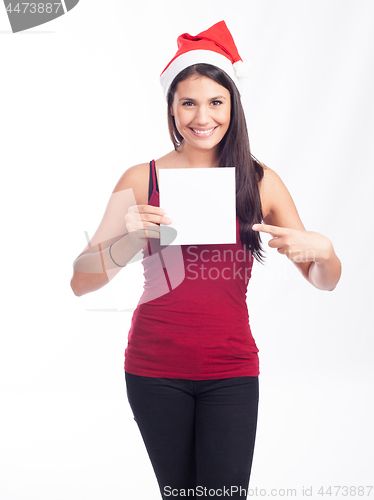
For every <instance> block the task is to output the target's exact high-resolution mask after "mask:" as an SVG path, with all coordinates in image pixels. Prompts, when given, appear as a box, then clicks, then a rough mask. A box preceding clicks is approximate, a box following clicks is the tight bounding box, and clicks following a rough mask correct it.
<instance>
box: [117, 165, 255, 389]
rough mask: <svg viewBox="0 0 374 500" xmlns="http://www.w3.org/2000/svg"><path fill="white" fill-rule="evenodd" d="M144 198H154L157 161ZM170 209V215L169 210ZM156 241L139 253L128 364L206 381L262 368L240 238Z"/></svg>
mask: <svg viewBox="0 0 374 500" xmlns="http://www.w3.org/2000/svg"><path fill="white" fill-rule="evenodd" d="M151 167H152V170H151V173H152V175H151V176H150V181H151V180H153V190H152V193H151V196H150V198H149V200H148V204H149V205H152V206H156V207H158V206H160V205H159V193H158V191H157V187H156V186H157V179H156V170H155V161H154V160H152V162H151ZM166 215H167V214H166ZM236 241H237V243H236V244H221V245H169V246H162V245H160V239H158V238H150V239H149V240H148V244H147V246H145V247H144V248H143V250H142V252H143V260H142V264H143V268H144V279H145V281H144V286H143V288H144V290H143V293H142V296H141V297H140V299H139V302H138V305H137V307H136V309H135V311H134V313H133V316H132V321H131V327H130V330H129V334H128V345H127V348H126V351H125V371H127V372H129V373H132V374H134V375H141V376H146V377H163V378H179V379H190V380H207V379H218V378H231V377H242V376H257V375H258V374H259V362H258V354H257V353H258V349H257V346H256V343H255V341H254V339H253V337H252V333H251V329H250V326H249V316H248V308H247V303H246V294H247V286H248V282H249V279H250V277H251V271H252V265H253V256H252V253H251V252H250V251H249V249H248V248H247V247H246V246H244V247H243V245H242V244H241V242H240V237H239V220H238V218H237V219H236Z"/></svg>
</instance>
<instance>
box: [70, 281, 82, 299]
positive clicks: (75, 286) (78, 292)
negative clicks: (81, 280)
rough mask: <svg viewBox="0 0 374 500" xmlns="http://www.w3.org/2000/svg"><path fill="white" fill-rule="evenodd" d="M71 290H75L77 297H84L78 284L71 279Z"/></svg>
mask: <svg viewBox="0 0 374 500" xmlns="http://www.w3.org/2000/svg"><path fill="white" fill-rule="evenodd" d="M70 288H71V289H72V290H73V293H74V295H75V296H76V297H81V296H82V295H83V293H80V291H79V289H78V287H77V284H76V282H75V281H74V279H73V278H71V280H70Z"/></svg>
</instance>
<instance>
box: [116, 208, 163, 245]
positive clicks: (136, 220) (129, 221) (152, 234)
mask: <svg viewBox="0 0 374 500" xmlns="http://www.w3.org/2000/svg"><path fill="white" fill-rule="evenodd" d="M164 214H165V210H163V209H162V208H160V207H154V206H152V205H133V206H132V207H129V209H128V211H127V214H126V215H125V222H126V228H127V231H128V232H129V237H130V239H131V241H132V242H133V244H134V245H135V246H137V247H138V246H139V247H140V248H144V247H145V246H146V245H147V243H148V238H158V239H160V226H159V224H171V222H172V221H171V219H169V218H168V217H165V215H164Z"/></svg>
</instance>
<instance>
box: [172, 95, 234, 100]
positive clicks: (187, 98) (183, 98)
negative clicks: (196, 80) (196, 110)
mask: <svg viewBox="0 0 374 500" xmlns="http://www.w3.org/2000/svg"><path fill="white" fill-rule="evenodd" d="M216 99H226V97H224V96H223V95H217V96H216V97H212V98H211V99H209V101H215V100H216ZM179 100H180V101H195V99H192V97H181V98H180V99H179Z"/></svg>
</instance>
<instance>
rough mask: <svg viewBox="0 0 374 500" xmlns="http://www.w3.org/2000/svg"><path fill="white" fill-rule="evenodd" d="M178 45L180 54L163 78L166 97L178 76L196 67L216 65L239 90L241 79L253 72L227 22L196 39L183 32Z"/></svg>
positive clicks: (199, 35) (200, 34)
mask: <svg viewBox="0 0 374 500" xmlns="http://www.w3.org/2000/svg"><path fill="white" fill-rule="evenodd" d="M177 44H178V50H177V53H176V54H175V56H174V57H173V59H172V60H171V61H170V62H169V64H168V65H167V66H166V68H165V69H164V70H163V72H162V73H161V75H160V83H161V86H162V89H163V92H164V95H165V97H167V94H168V90H169V87H170V85H171V83H172V81H173V80H174V78H175V77H176V76H177V74H178V73H180V72H181V71H182V70H183V69H185V68H187V67H188V66H192V65H193V64H197V63H206V64H212V65H214V66H217V67H218V68H220V69H222V70H223V71H225V72H226V73H227V74H228V75H229V77H230V78H231V79H232V80H233V82H234V83H235V85H236V86H237V87H238V88H239V87H240V83H239V81H240V79H241V78H244V77H246V76H248V75H249V73H250V71H251V67H252V65H251V63H249V62H245V63H244V62H243V60H242V58H241V57H240V55H239V52H238V49H237V48H236V45H235V42H234V39H233V37H232V35H231V33H230V31H229V30H228V28H227V26H226V23H225V21H220V22H219V23H216V24H214V25H213V26H211V27H210V28H208V29H207V30H206V31H202V32H201V33H199V34H198V35H196V36H192V35H190V34H188V33H183V35H180V36H179V37H178V39H177Z"/></svg>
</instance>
